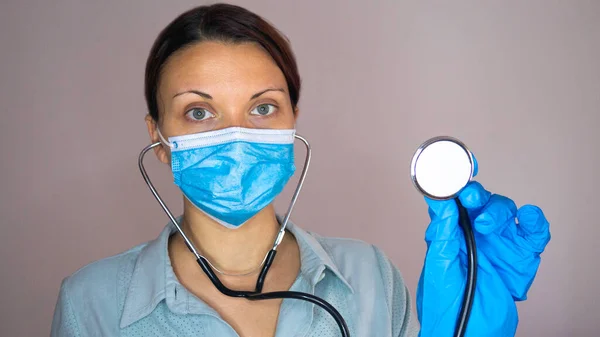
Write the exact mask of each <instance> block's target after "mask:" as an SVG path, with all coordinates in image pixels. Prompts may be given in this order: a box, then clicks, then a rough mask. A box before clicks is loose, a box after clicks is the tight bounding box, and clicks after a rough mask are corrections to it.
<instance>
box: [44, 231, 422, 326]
mask: <svg viewBox="0 0 600 337" xmlns="http://www.w3.org/2000/svg"><path fill="white" fill-rule="evenodd" d="M288 230H289V232H291V233H292V234H293V235H294V236H295V238H296V241H297V242H298V246H299V248H300V258H301V267H300V272H299V273H298V277H297V278H296V280H295V282H294V283H293V285H292V287H291V289H290V290H294V291H301V292H308V293H311V294H315V295H317V296H319V297H321V298H323V299H325V300H326V301H327V302H329V303H331V304H332V305H333V306H334V307H335V308H336V309H337V310H338V311H339V312H340V313H341V314H342V316H343V317H344V319H345V320H346V323H347V324H348V327H349V329H350V336H351V337H363V336H364V337H372V336H377V337H388V336H389V337H398V336H402V337H412V336H417V335H418V323H417V320H416V319H415V316H414V314H413V312H412V309H411V304H410V303H411V302H410V295H409V292H408V290H407V288H406V286H405V284H404V281H403V280H402V277H401V275H400V273H399V271H398V269H396V268H395V267H394V266H393V264H392V263H391V262H390V260H389V259H388V258H387V257H386V256H385V255H384V254H383V253H382V252H381V251H380V250H379V249H378V248H377V247H375V246H373V245H369V244H366V243H364V242H361V241H358V240H351V239H339V238H325V237H321V236H319V235H316V234H313V233H308V232H306V231H304V230H302V229H300V228H299V227H297V226H295V225H294V224H292V223H291V222H290V223H289V224H288ZM175 231H176V230H175V227H174V226H173V225H172V224H168V225H167V226H166V227H165V229H164V230H163V231H162V233H161V234H160V236H159V237H158V238H157V239H155V240H153V241H150V242H148V243H145V244H142V245H139V246H137V247H134V248H132V249H130V250H128V251H126V252H124V253H121V254H119V255H116V256H112V257H109V258H106V259H102V260H99V261H96V262H94V263H91V264H89V265H87V266H85V267H83V268H82V269H80V270H78V271H77V272H75V273H74V274H73V275H71V276H69V277H67V278H66V279H64V280H63V282H62V285H61V289H60V294H59V297H58V302H57V304H56V309H55V312H54V320H53V322H52V333H51V336H52V337H58V336H61V337H75V336H103V337H109V336H122V337H138V336H140V337H141V336H144V337H149V336H161V337H166V336H190V337H191V336H195V337H202V336H207V337H208V336H219V337H229V336H232V337H233V336H238V334H237V333H236V332H235V331H234V330H233V328H232V327H231V326H230V325H229V324H228V323H227V322H226V321H224V320H223V319H222V318H221V317H220V316H219V314H218V313H217V312H216V311H215V310H214V309H212V308H211V307H209V306H208V305H207V304H206V303H204V302H203V301H201V300H200V299H198V298H197V297H196V296H195V295H193V294H192V293H190V292H189V291H188V290H186V289H185V288H184V287H183V286H182V285H181V284H180V283H179V281H178V280H177V277H176V276H175V273H174V272H173V268H172V266H171V261H170V259H169V254H168V248H167V246H168V238H169V236H170V235H171V234H172V233H174V232H175ZM340 335H341V334H340V331H339V328H338V326H337V324H336V323H335V321H334V320H333V318H331V317H330V315H329V314H328V313H327V312H326V311H324V310H323V309H321V308H319V307H316V306H315V305H313V304H310V303H308V302H305V301H300V300H293V299H284V300H283V302H282V304H281V308H280V311H279V318H278V322H277V329H276V336H277V337H292V336H304V337H308V336H315V337H316V336H319V337H334V336H335V337H338V336H340Z"/></svg>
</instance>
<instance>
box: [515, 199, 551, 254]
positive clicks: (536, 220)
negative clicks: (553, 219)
mask: <svg viewBox="0 0 600 337" xmlns="http://www.w3.org/2000/svg"><path fill="white" fill-rule="evenodd" d="M517 219H518V221H519V226H518V227H517V229H518V230H517V235H519V236H520V237H522V238H523V240H524V241H525V243H526V244H527V245H528V246H529V247H530V248H531V250H532V251H533V252H536V253H542V252H543V251H544V249H545V248H546V245H547V244H548V242H550V238H551V235H550V223H549V222H548V220H547V219H546V217H545V216H544V212H542V210H541V209H540V208H539V207H537V206H534V205H524V206H523V207H521V208H520V209H519V210H518V212H517Z"/></svg>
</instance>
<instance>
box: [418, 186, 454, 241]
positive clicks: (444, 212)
mask: <svg viewBox="0 0 600 337" xmlns="http://www.w3.org/2000/svg"><path fill="white" fill-rule="evenodd" d="M425 201H426V202H427V205H428V206H429V217H430V219H431V223H429V226H428V227H427V230H426V231H425V240H426V241H427V242H431V241H448V240H455V239H460V238H461V236H460V235H459V234H462V233H460V231H459V227H458V207H457V206H456V202H454V200H441V201H440V200H433V199H430V198H427V197H425Z"/></svg>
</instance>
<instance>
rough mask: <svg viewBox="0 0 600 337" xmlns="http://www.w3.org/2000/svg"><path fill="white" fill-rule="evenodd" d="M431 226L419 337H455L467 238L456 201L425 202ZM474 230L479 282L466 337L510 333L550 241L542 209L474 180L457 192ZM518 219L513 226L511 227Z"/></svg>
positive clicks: (419, 307)
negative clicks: (519, 303) (520, 204)
mask: <svg viewBox="0 0 600 337" xmlns="http://www.w3.org/2000/svg"><path fill="white" fill-rule="evenodd" d="M425 199H426V202H427V204H428V206H429V216H430V218H431V223H430V224H429V227H428V228H427V231H426V233H425V241H426V242H427V253H426V257H425V264H424V266H423V270H422V273H421V278H420V280H419V284H418V288H417V314H418V318H419V321H420V323H421V331H420V333H419V336H421V337H430V336H435V337H445V336H453V335H454V329H455V326H456V321H457V318H458V315H459V312H460V309H461V304H462V299H463V293H464V289H465V285H466V276H467V255H466V245H465V241H464V236H463V233H462V230H461V228H460V227H459V224H458V217H459V216H458V207H457V205H456V202H455V200H447V201H435V200H431V199H429V198H425ZM459 199H460V201H461V203H462V204H463V206H464V207H465V208H466V209H467V211H468V213H469V217H470V219H471V223H472V225H473V229H474V235H475V242H476V246H477V253H478V270H477V283H476V290H475V295H474V300H473V307H472V310H471V316H470V320H469V323H468V325H467V330H466V333H465V336H466V337H485V336H488V337H492V336H493V337H507V336H514V335H515V332H516V329H517V324H518V316H517V308H516V304H515V301H521V300H525V299H526V298H527V296H526V295H527V291H528V290H529V288H530V286H531V284H532V282H533V279H534V278H535V275H536V272H537V270H538V267H539V264H540V254H541V253H542V252H543V251H544V248H545V247H546V245H547V244H548V242H549V241H550V232H549V223H548V221H547V220H546V218H545V217H544V214H543V212H542V210H541V209H539V208H538V207H536V206H533V205H525V206H523V207H521V208H520V209H517V207H516V205H515V203H514V202H513V201H512V200H510V199H508V198H506V197H503V196H501V195H497V194H491V193H490V192H488V191H486V190H485V189H484V188H483V186H481V184H479V183H478V182H474V181H473V182H471V183H469V184H468V185H467V187H465V188H464V189H463V190H462V191H461V193H460V194H459ZM515 220H517V221H518V224H517V223H516V222H515Z"/></svg>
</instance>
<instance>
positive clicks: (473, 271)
mask: <svg viewBox="0 0 600 337" xmlns="http://www.w3.org/2000/svg"><path fill="white" fill-rule="evenodd" d="M295 138H296V139H298V140H300V141H302V143H303V144H304V145H305V147H306V158H305V160H304V167H303V169H302V173H301V175H300V180H299V182H298V185H297V186H296V190H295V191H294V194H293V196H292V200H291V202H290V206H289V208H288V210H287V212H286V215H285V217H284V219H283V223H282V224H281V228H280V230H279V233H278V234H277V237H276V238H275V242H274V243H273V247H272V248H271V250H270V251H269V252H268V253H267V254H266V256H265V259H264V260H263V263H262V268H261V270H260V273H259V275H258V278H257V280H256V286H255V288H254V291H239V290H233V289H229V288H228V287H226V286H225V285H224V284H223V283H222V282H221V280H220V279H219V277H218V276H217V274H216V273H215V272H214V270H213V268H214V267H213V268H211V266H212V264H211V263H210V262H209V261H208V260H207V259H206V258H205V257H204V256H202V255H201V254H199V253H198V250H197V249H196V248H195V247H194V245H193V244H192V242H191V241H190V239H189V238H188V237H187V235H186V234H185V233H184V231H183V229H182V228H181V226H180V224H179V223H178V221H177V220H176V219H175V217H174V216H173V213H172V212H171V211H170V210H169V208H168V207H167V205H166V204H165V203H164V201H163V200H162V198H161V197H160V195H159V194H158V192H157V191H156V189H155V188H154V185H153V184H152V181H151V180H150V178H149V177H148V174H147V173H146V169H145V168H144V156H145V155H146V153H147V152H148V151H149V150H151V149H153V148H155V147H157V146H159V145H161V144H162V143H161V142H156V143H153V144H150V145H148V146H146V147H145V148H144V149H143V150H142V151H141V153H140V155H139V158H138V166H139V168H140V172H141V173H142V177H143V178H144V181H145V182H146V184H147V185H148V188H149V189H150V191H151V192H152V195H154V197H155V198H156V201H158V203H159V204H160V206H161V207H162V209H163V210H164V212H165V213H166V214H167V216H168V217H169V220H171V223H172V224H173V225H174V226H175V228H176V229H177V231H178V232H179V234H180V235H181V236H182V238H183V240H184V242H185V244H186V246H187V247H188V249H189V250H190V252H192V254H194V256H195V257H196V261H197V262H198V265H200V268H201V269H202V270H203V271H204V273H205V274H206V276H208V278H209V279H210V281H211V282H212V283H213V285H214V286H215V287H216V288H217V289H218V290H219V291H220V292H221V293H222V294H224V295H226V296H230V297H241V298H246V299H248V300H250V301H257V300H269V299H282V298H290V299H298V300H304V301H308V302H310V303H313V304H315V305H317V306H319V307H321V308H322V309H324V310H325V311H327V312H328V313H329V314H330V315H331V316H332V317H333V318H334V319H335V321H336V323H337V325H338V327H339V328H340V332H341V334H342V337H349V336H350V332H349V330H348V325H347V324H346V321H345V320H344V318H343V317H342V315H341V314H340V313H339V311H338V310H337V309H336V308H335V307H333V306H332V305H331V304H330V303H328V302H327V301H325V300H324V299H322V298H319V297H317V296H315V295H312V294H309V293H303V292H298V291H275V292H267V293H263V292H262V289H263V285H264V282H265V278H266V275H267V272H268V271H269V268H270V267H271V264H272V263H273V260H274V259H275V255H276V254H277V247H278V246H279V244H280V243H281V241H282V240H283V237H284V235H285V229H286V227H287V223H288V221H289V218H290V215H291V213H292V210H293V208H294V205H295V204H296V200H297V199H298V195H299V194H300V190H301V189H302V186H303V185H304V180H305V179H306V173H307V171H308V167H309V165H310V159H311V147H310V144H309V143H308V141H307V140H306V139H305V138H303V137H302V136H300V135H295ZM474 170H475V161H474V158H473V155H472V153H471V151H469V149H468V148H467V147H466V145H464V144H463V143H462V142H460V141H459V140H457V139H455V138H452V137H435V138H432V139H429V140H428V141H426V142H425V143H423V144H422V145H421V146H420V147H419V148H418V149H417V151H416V152H415V154H414V156H413V159H412V162H411V179H412V181H413V184H414V185H415V187H416V188H417V189H418V190H419V191H420V192H421V193H422V194H423V195H425V196H427V197H429V198H432V199H435V200H448V199H455V201H456V204H457V206H458V210H459V224H460V227H461V228H462V230H463V232H464V236H465V241H466V245H467V255H468V266H467V275H468V276H467V285H466V287H465V292H464V296H463V301H462V307H461V311H460V314H459V316H458V318H457V323H456V327H455V332H454V336H455V337H462V336H464V333H465V331H466V327H467V323H468V321H469V316H470V312H471V307H472V305H473V295H474V294H475V283H476V280H477V268H476V266H477V252H476V248H475V238H474V235H473V230H472V227H471V222H470V220H469V217H468V214H467V211H466V209H465V208H464V207H463V205H462V204H461V203H460V201H459V200H458V197H457V196H458V193H459V192H460V191H461V190H462V189H463V188H464V187H465V186H466V185H467V183H468V182H469V181H471V179H472V178H473V173H474ZM215 269H216V268H215Z"/></svg>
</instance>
